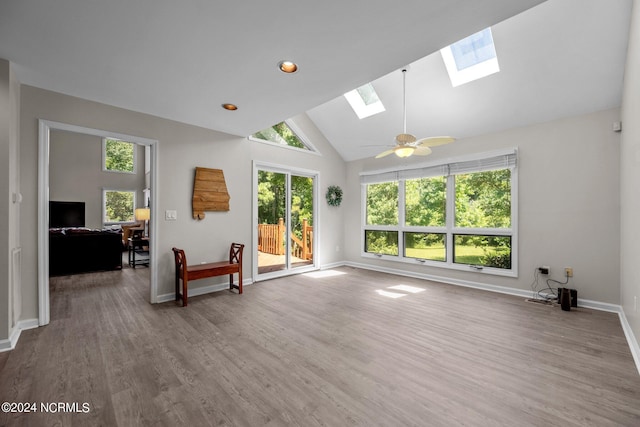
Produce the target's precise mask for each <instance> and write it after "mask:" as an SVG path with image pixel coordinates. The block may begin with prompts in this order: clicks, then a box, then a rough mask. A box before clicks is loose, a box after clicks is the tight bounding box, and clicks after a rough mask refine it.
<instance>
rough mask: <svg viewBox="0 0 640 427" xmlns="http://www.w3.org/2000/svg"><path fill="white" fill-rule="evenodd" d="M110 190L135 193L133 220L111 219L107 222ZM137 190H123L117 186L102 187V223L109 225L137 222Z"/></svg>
mask: <svg viewBox="0 0 640 427" xmlns="http://www.w3.org/2000/svg"><path fill="white" fill-rule="evenodd" d="M109 191H117V192H119V193H133V215H134V216H133V220H131V221H109V222H107V192H109ZM136 193H137V191H136V190H122V189H117V188H103V189H102V224H103V225H105V226H108V225H118V224H130V223H132V222H135V220H136V218H135V212H136V206H138V205H137V204H136V196H137V195H136Z"/></svg>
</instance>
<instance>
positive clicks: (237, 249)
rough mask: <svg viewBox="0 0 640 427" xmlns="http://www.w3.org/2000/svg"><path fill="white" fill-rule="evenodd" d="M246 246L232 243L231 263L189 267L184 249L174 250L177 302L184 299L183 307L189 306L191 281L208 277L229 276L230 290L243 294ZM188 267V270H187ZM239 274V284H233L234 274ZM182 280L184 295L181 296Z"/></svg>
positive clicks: (211, 263)
mask: <svg viewBox="0 0 640 427" xmlns="http://www.w3.org/2000/svg"><path fill="white" fill-rule="evenodd" d="M243 249H244V245H243V244H241V243H232V244H231V248H230V249H229V261H220V262H209V263H205V264H196V265H188V264H187V257H186V256H185V254H184V251H183V250H182V249H178V248H172V249H171V250H172V251H173V255H174V257H175V260H176V301H178V300H180V298H182V306H183V307H186V306H187V300H188V290H189V281H190V280H197V279H204V278H206V277H214V276H222V275H224V274H228V275H229V289H230V290H231V289H233V288H236V289H237V290H238V293H239V294H241V293H242V250H243ZM185 266H186V268H185ZM234 273H238V284H237V285H234V284H233V274H234ZM180 280H182V295H181V294H180Z"/></svg>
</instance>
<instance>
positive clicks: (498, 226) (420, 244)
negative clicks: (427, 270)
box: [364, 168, 513, 270]
mask: <svg viewBox="0 0 640 427" xmlns="http://www.w3.org/2000/svg"><path fill="white" fill-rule="evenodd" d="M511 182H512V171H511V169H508V168H505V169H498V170H489V171H479V172H470V173H458V174H455V175H451V176H448V177H447V176H435V177H425V178H418V179H413V178H412V179H399V180H397V181H389V182H382V183H376V184H367V185H366V186H365V191H366V207H365V209H366V220H365V221H366V223H365V225H364V240H365V241H364V251H365V252H368V253H374V254H378V255H392V256H398V257H403V258H415V259H418V260H429V261H441V262H445V263H454V264H470V265H476V266H482V267H491V268H497V269H507V270H510V269H511V268H512V247H511V246H512V234H513V231H512V229H511V227H512V224H511V217H512V215H511V214H512V212H511V211H512V188H511ZM447 194H451V195H453V200H447ZM399 213H400V214H401V215H399ZM399 242H400V243H401V245H400V246H401V247H402V251H400V249H399ZM448 246H450V248H448Z"/></svg>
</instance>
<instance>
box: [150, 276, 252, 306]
mask: <svg viewBox="0 0 640 427" xmlns="http://www.w3.org/2000/svg"><path fill="white" fill-rule="evenodd" d="M189 283H191V282H189ZM251 284H253V280H252V279H244V280H243V281H242V286H247V285H251ZM228 289H229V284H228V283H219V284H216V285H209V286H202V287H199V288H189V291H188V297H189V298H191V297H197V296H198V295H204V294H210V293H211V292H218V291H224V290H228ZM175 300H176V294H175V293H174V292H171V293H169V294H162V295H158V304H161V303H163V302H169V301H175Z"/></svg>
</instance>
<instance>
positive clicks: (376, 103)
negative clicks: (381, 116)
mask: <svg viewBox="0 0 640 427" xmlns="http://www.w3.org/2000/svg"><path fill="white" fill-rule="evenodd" d="M344 97H345V98H346V99H347V101H348V102H349V105H351V108H353V111H354V112H355V113H356V115H357V116H358V118H359V119H364V118H366V117H369V116H373V115H374V114H378V113H382V112H383V111H385V109H384V105H382V101H380V98H378V94H377V93H376V90H375V89H374V88H373V85H372V84H371V83H367V84H366V85H364V86H360V87H359V88H358V89H354V90H352V91H351V92H347V93H345V94H344Z"/></svg>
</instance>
